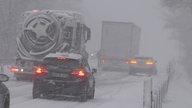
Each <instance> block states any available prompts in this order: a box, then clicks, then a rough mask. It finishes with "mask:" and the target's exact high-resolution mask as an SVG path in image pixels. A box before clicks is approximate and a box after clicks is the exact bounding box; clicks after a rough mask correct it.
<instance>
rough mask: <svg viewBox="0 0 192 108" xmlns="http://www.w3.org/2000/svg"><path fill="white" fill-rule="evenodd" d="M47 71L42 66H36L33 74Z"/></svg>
mask: <svg viewBox="0 0 192 108" xmlns="http://www.w3.org/2000/svg"><path fill="white" fill-rule="evenodd" d="M47 72H48V71H47V70H46V69H44V68H42V67H37V68H36V69H35V74H42V73H47Z"/></svg>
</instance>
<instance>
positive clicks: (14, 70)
mask: <svg viewBox="0 0 192 108" xmlns="http://www.w3.org/2000/svg"><path fill="white" fill-rule="evenodd" d="M18 71H19V68H17V67H12V68H11V72H18Z"/></svg>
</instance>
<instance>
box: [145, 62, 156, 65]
mask: <svg viewBox="0 0 192 108" xmlns="http://www.w3.org/2000/svg"><path fill="white" fill-rule="evenodd" d="M145 64H146V65H153V64H154V63H153V62H151V61H147V62H146V63H145Z"/></svg>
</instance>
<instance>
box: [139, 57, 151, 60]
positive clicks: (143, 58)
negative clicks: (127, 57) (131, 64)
mask: <svg viewBox="0 0 192 108" xmlns="http://www.w3.org/2000/svg"><path fill="white" fill-rule="evenodd" d="M135 59H140V60H149V59H151V58H150V57H135Z"/></svg>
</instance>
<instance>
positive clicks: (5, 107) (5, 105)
mask: <svg viewBox="0 0 192 108" xmlns="http://www.w3.org/2000/svg"><path fill="white" fill-rule="evenodd" d="M9 105H10V98H9V96H7V97H6V98H5V102H4V107H3V108H9Z"/></svg>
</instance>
